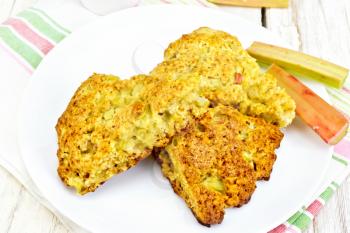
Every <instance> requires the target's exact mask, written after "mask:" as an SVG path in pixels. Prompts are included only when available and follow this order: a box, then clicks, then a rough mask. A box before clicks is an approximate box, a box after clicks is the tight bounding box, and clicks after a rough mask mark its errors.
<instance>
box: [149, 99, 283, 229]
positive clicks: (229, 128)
mask: <svg viewBox="0 0 350 233" xmlns="http://www.w3.org/2000/svg"><path fill="white" fill-rule="evenodd" d="M282 138H283V134H282V133H281V132H280V130H279V128H278V127H276V126H274V125H272V124H270V123H267V122H266V121H265V120H263V119H258V118H253V117H247V116H244V115H243V114H241V113H240V112H238V111H237V110H235V109H233V108H232V107H227V106H221V105H220V106H217V107H215V108H210V109H209V111H208V112H207V113H206V114H204V116H203V117H202V118H200V119H197V120H194V121H193V122H192V123H191V124H190V126H189V127H187V128H186V130H183V131H181V132H180V133H178V134H177V135H175V136H174V137H173V139H172V141H171V143H170V144H169V145H167V146H166V147H165V148H164V149H162V150H160V152H159V153H155V156H156V157H157V160H158V161H159V162H160V164H161V168H162V172H163V174H164V176H165V177H167V178H168V180H169V181H170V183H171V185H172V187H173V189H174V191H175V192H176V193H177V194H178V195H179V196H181V197H182V198H183V199H184V200H185V201H186V204H187V205H188V207H189V208H190V209H191V210H192V212H193V214H194V215H195V216H196V218H197V220H198V221H199V222H200V223H202V224H203V225H207V226H208V225H211V224H217V223H221V221H222V220H223V217H224V209H225V208H228V207H239V206H241V205H243V204H245V203H247V202H248V201H249V199H250V197H251V195H252V194H253V192H254V190H255V181H256V179H261V178H268V177H269V176H270V173H271V170H272V166H273V163H274V161H275V159H276V155H275V149H276V148H278V147H279V143H280V141H281V140H282Z"/></svg>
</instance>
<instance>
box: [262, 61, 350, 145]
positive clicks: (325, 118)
mask: <svg viewBox="0 0 350 233" xmlns="http://www.w3.org/2000/svg"><path fill="white" fill-rule="evenodd" d="M266 72H267V73H269V74H271V75H273V76H275V77H276V79H277V82H278V85H279V86H281V87H283V88H284V89H285V90H286V91H287V93H288V94H289V95H290V96H291V97H292V98H293V99H294V101H295V103H296V113H297V115H298V116H299V117H300V118H301V119H302V120H303V121H304V122H305V123H306V124H307V125H308V126H310V127H311V128H312V129H313V130H314V131H315V132H316V133H317V134H318V135H319V136H320V137H321V138H322V139H323V140H324V141H325V142H326V143H328V144H331V145H335V144H337V143H338V142H339V141H340V140H341V139H342V138H343V137H344V136H345V134H346V132H347V130H348V127H349V122H348V121H347V119H346V118H345V117H344V115H343V114H342V113H340V112H339V111H337V110H336V109H335V108H334V107H333V106H331V105H330V104H328V103H327V102H326V101H324V100H323V99H322V98H321V97H319V96H318V95H317V94H316V93H315V92H313V91H312V90H311V89H309V88H308V87H306V86H305V85H304V84H303V83H301V82H300V81H299V80H298V79H297V78H295V77H294V76H292V75H291V74H289V73H288V72H286V71H285V70H283V69H282V68H280V67H279V66H277V65H274V64H273V65H271V66H270V67H269V68H268V70H267V71H266Z"/></svg>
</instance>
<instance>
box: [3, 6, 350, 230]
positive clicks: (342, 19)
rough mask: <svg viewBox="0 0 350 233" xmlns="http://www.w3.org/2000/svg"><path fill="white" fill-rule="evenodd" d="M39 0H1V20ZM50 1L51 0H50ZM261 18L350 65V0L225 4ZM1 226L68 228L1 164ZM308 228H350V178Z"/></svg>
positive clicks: (315, 51) (303, 46)
mask: <svg viewBox="0 0 350 233" xmlns="http://www.w3.org/2000/svg"><path fill="white" fill-rule="evenodd" d="M36 1H37V0H0V22H1V21H3V20H5V19H6V18H8V17H9V16H10V15H11V14H15V13H17V12H19V11H20V10H22V9H24V8H26V7H28V6H31V5H32V4H34V3H35V2H36ZM48 1H50V0H48ZM223 9H224V10H225V11H228V12H229V13H234V14H238V15H240V16H242V17H243V18H246V19H248V20H250V21H252V22H254V23H255V24H258V25H260V24H261V23H262V22H263V23H264V24H265V25H266V26H267V27H268V28H269V29H270V30H272V31H275V32H277V33H278V34H280V35H281V36H282V37H283V38H284V39H285V40H287V41H288V42H290V43H291V44H292V45H293V47H294V48H296V49H300V50H302V51H304V52H308V53H310V54H312V55H316V56H321V57H323V58H325V59H330V60H332V61H334V62H336V63H339V64H342V65H344V66H347V67H350V1H349V0H337V1H334V0H291V6H290V8H288V9H284V10H280V9H268V10H266V11H263V14H261V9H247V8H233V7H224V8H223ZM0 206H1V211H0V232H1V233H2V232H11V233H23V232H26V233H47V232H50V233H68V230H67V229H66V228H65V227H64V226H63V225H62V224H61V223H60V222H59V221H58V219H57V218H56V217H55V216H54V215H53V214H52V213H51V212H50V211H49V210H47V209H46V208H45V207H43V206H42V205H41V204H39V203H38V202H37V201H36V200H35V199H33V197H32V196H31V195H30V194H29V193H28V192H27V191H26V190H25V189H24V188H23V187H22V186H21V185H20V184H19V183H18V182H17V181H16V180H15V179H14V178H13V177H12V176H11V175H10V174H9V173H8V172H7V171H5V170H3V169H2V168H1V167H0ZM305 232H306V233H348V232H349V233H350V181H349V180H348V181H347V182H345V183H344V184H343V185H342V186H341V188H340V189H339V190H338V191H337V193H336V194H335V197H333V198H332V199H331V201H330V202H329V203H328V204H327V206H326V208H324V209H323V210H322V211H321V213H320V215H319V216H318V217H317V218H316V219H315V221H314V223H313V225H312V226H311V227H310V228H309V229H308V230H307V231H305Z"/></svg>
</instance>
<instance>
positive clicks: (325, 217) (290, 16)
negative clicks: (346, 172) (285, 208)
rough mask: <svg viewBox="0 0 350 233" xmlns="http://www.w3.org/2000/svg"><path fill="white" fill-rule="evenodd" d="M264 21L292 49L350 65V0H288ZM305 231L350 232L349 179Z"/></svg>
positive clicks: (322, 232) (269, 13)
mask: <svg viewBox="0 0 350 233" xmlns="http://www.w3.org/2000/svg"><path fill="white" fill-rule="evenodd" d="M265 24H266V27H267V28H269V29H270V30H271V31H274V32H275V33H277V34H279V35H280V36H281V37H282V38H284V39H285V40H286V41H288V42H289V43H290V44H291V45H292V46H293V48H295V49H299V50H300V51H303V52H306V53H309V54H312V55H315V56H318V57H322V58H324V59H327V60H330V61H333V62H335V63H337V64H341V65H343V66H345V67H350V1H349V0H337V1H334V0H291V6H290V8H289V9H288V10H281V9H266V14H265ZM306 232H307V233H348V232H350V181H349V179H348V180H347V181H346V182H345V183H344V184H343V185H342V186H341V188H340V189H339V190H338V191H337V192H336V194H335V195H334V197H333V198H332V199H331V200H330V202H329V203H328V204H327V205H326V207H325V208H324V209H323V210H322V211H321V213H320V214H319V216H318V217H317V218H316V219H315V220H314V222H313V225H312V226H311V227H310V228H309V229H308V231H306Z"/></svg>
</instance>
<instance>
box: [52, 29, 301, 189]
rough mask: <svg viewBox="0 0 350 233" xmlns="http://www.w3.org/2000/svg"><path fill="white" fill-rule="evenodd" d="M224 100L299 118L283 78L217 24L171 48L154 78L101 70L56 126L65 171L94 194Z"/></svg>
mask: <svg viewBox="0 0 350 233" xmlns="http://www.w3.org/2000/svg"><path fill="white" fill-rule="evenodd" d="M186 38H187V39H186ZM191 41H193V43H192V42H191ZM205 47H206V48H205ZM187 48H188V55H186V49H187ZM202 48H205V49H204V50H203V49H202ZM175 51H178V52H175ZM172 52H174V53H172ZM202 53H203V54H202ZM201 56H202V57H201ZM219 104H222V105H226V106H232V107H234V108H237V109H239V111H241V112H242V113H244V114H248V115H252V116H258V117H262V118H264V119H265V120H267V121H268V122H271V123H273V124H276V125H278V126H280V127H282V126H285V125H287V124H289V123H290V122H291V120H292V118H293V117H294V108H295V104H294V102H293V100H292V99H291V98H290V97H289V96H288V95H287V94H286V93H285V91H284V90H283V89H280V88H279V87H277V86H276V80H275V79H274V78H273V77H272V76H267V75H266V76H264V75H261V74H260V73H259V71H258V65H257V64H256V63H255V61H254V59H253V58H251V57H250V56H249V55H248V54H247V53H246V52H245V51H244V50H243V49H242V47H241V45H240V44H239V42H238V40H237V39H236V38H235V37H232V36H230V35H229V34H227V33H224V32H220V31H214V30H211V29H206V28H202V29H199V30H197V31H195V32H193V33H192V34H190V35H187V36H184V37H183V39H180V40H178V41H176V42H174V43H173V44H172V45H170V47H169V49H167V51H166V56H165V61H164V62H162V63H161V64H159V65H158V66H157V67H156V68H155V69H154V70H153V71H152V72H151V75H150V76H146V75H138V76H135V77H133V78H131V79H129V80H120V79H118V78H117V77H115V76H111V75H99V74H95V75H93V76H92V77H90V78H89V79H88V80H87V81H85V82H84V83H83V84H82V85H81V86H80V87H79V88H78V90H77V91H76V93H75V94H74V96H73V98H72V100H71V101H70V103H69V105H68V107H67V109H66V110H65V112H64V113H63V114H62V116H61V117H60V119H59V121H58V123H57V125H56V131H57V136H58V146H59V149H58V153H57V155H58V159H59V167H58V173H59V176H60V177H61V179H62V180H63V182H64V183H65V184H67V185H68V186H72V187H74V188H75V189H76V190H77V192H78V193H80V194H85V193H87V192H91V191H94V190H95V189H96V188H97V187H98V186H100V185H101V184H102V183H104V182H105V181H106V180H108V179H109V178H110V177H112V176H113V175H114V174H118V173H120V172H123V171H125V170H127V169H129V168H131V167H133V166H135V165H136V164H137V162H138V161H140V160H142V159H143V158H145V157H147V156H148V155H149V154H150V153H151V151H152V149H153V148H154V147H164V146H166V145H167V143H168V142H169V139H170V138H171V137H172V136H174V135H175V133H177V132H179V131H181V130H182V129H184V128H186V127H187V126H188V123H189V122H190V121H191V120H192V119H194V118H200V117H201V116H202V115H203V114H204V113H206V112H207V111H208V107H209V106H216V105H219Z"/></svg>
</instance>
